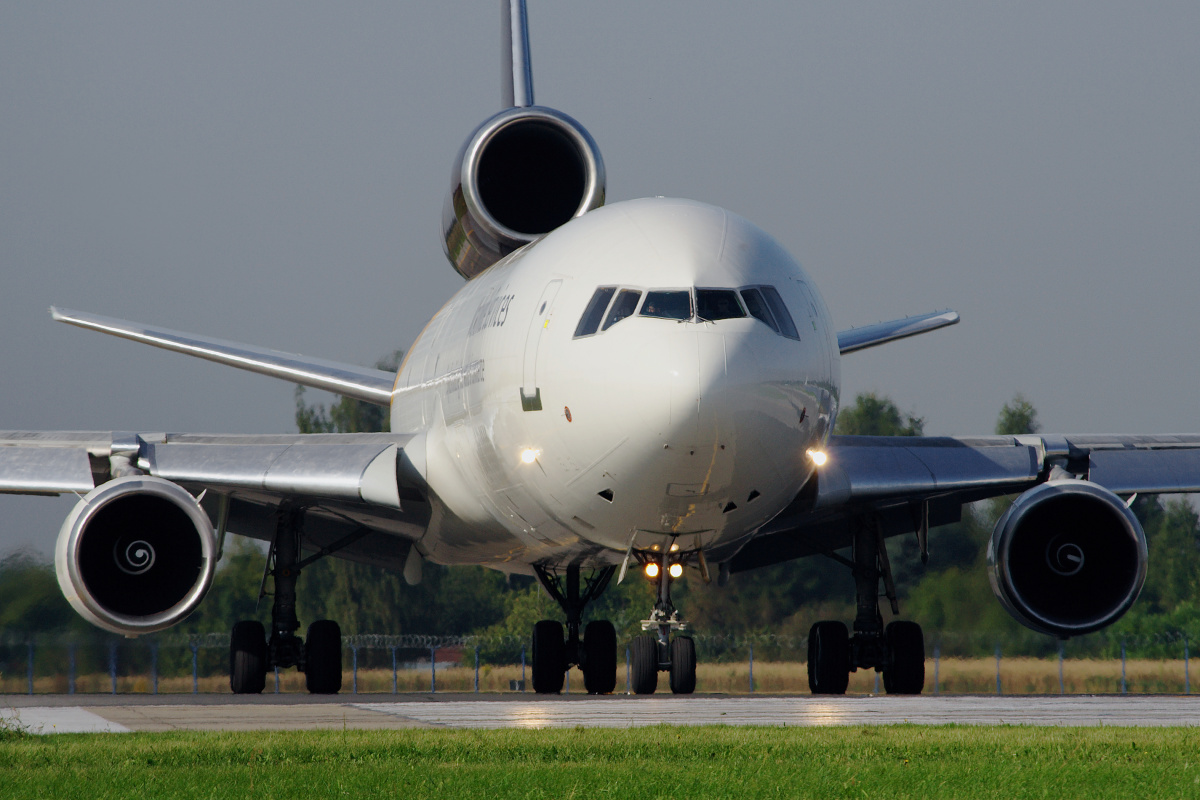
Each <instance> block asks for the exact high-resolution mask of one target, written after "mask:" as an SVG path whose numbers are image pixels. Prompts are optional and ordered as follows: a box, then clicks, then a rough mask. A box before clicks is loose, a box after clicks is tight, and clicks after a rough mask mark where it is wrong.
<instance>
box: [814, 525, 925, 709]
mask: <svg viewBox="0 0 1200 800" xmlns="http://www.w3.org/2000/svg"><path fill="white" fill-rule="evenodd" d="M837 558H838V560H841V561H845V559H842V558H841V557H837ZM846 563H847V566H849V567H850V568H851V570H852V571H853V572H854V583H855V590H856V594H857V601H858V602H857V605H858V613H857V614H856V616H855V618H854V636H853V637H851V636H850V635H849V633H848V632H847V630H846V626H845V624H844V623H842V622H836V621H824V622H818V623H817V624H815V625H813V626H812V629H811V630H810V631H809V634H808V688H809V689H810V690H811V691H812V693H813V694H845V693H846V687H847V686H848V685H849V682H850V673H851V672H854V671H857V670H859V669H875V670H876V671H879V672H882V673H883V687H884V689H885V690H886V691H887V693H888V694H920V693H921V690H922V689H923V688H924V686H925V637H924V634H922V632H921V626H920V625H918V624H917V623H915V622H902V621H895V622H891V623H888V625H887V627H886V628H885V627H884V625H883V615H882V614H880V612H879V583H880V581H882V582H883V585H884V590H885V593H886V595H887V598H888V600H890V601H891V604H892V613H893V614H896V613H899V611H900V607H899V604H898V603H897V602H896V589H895V585H894V584H893V583H892V569H891V564H890V563H889V561H888V556H887V547H886V546H885V545H884V542H883V534H882V532H881V531H880V529H879V527H878V524H877V523H876V521H875V520H874V519H871V518H869V517H868V518H859V519H858V520H857V521H856V527H855V530H854V559H853V561H846Z"/></svg>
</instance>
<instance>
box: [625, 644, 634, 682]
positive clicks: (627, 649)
mask: <svg viewBox="0 0 1200 800" xmlns="http://www.w3.org/2000/svg"><path fill="white" fill-rule="evenodd" d="M625 694H633V691H632V690H631V689H630V679H629V648H628V647H626V648H625Z"/></svg>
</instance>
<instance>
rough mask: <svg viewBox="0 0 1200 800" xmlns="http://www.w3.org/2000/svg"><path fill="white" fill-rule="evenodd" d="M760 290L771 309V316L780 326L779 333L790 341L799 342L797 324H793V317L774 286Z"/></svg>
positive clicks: (762, 287) (763, 287) (761, 287)
mask: <svg viewBox="0 0 1200 800" xmlns="http://www.w3.org/2000/svg"><path fill="white" fill-rule="evenodd" d="M759 288H760V289H761V290H762V294H763V298H765V299H766V301H767V305H768V306H770V308H771V314H772V315H774V317H775V321H776V322H777V323H778V324H779V332H780V333H781V334H783V335H784V336H786V337H788V338H789V339H797V340H798V339H799V338H800V332H799V331H797V330H796V323H794V322H792V315H791V314H789V313H788V310H787V306H785V305H784V304H783V298H782V297H780V296H779V292H778V291H777V290H776V289H775V287H774V286H760V287H759Z"/></svg>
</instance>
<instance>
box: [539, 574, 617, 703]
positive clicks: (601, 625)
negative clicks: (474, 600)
mask: <svg viewBox="0 0 1200 800" xmlns="http://www.w3.org/2000/svg"><path fill="white" fill-rule="evenodd" d="M533 570H534V573H535V574H536V575H537V579H538V581H539V582H540V583H541V584H542V586H543V587H544V588H545V589H546V591H547V592H549V594H550V596H551V597H553V598H554V599H555V600H557V601H558V604H559V605H560V606H562V610H563V611H564V612H565V613H566V615H567V635H566V638H565V639H564V638H563V626H562V623H560V622H557V621H555V620H550V619H544V620H542V621H541V622H539V623H537V624H536V625H534V626H533V690H534V691H535V692H537V693H538V694H558V693H559V692H561V691H562V688H563V678H564V677H565V676H566V673H567V670H568V669H570V668H571V667H572V666H575V665H578V666H579V668H580V669H581V670H582V671H583V685H584V688H585V689H587V692H588V694H610V693H611V692H612V690H613V689H615V688H616V685H617V630H616V628H614V627H613V624H612V623H611V622H609V621H608V620H593V621H592V622H589V623H588V624H587V627H586V628H585V629H584V631H583V638H582V639H580V637H579V628H580V625H581V624H582V617H583V609H584V607H585V606H587V604H588V603H590V602H591V601H592V600H595V599H596V598H597V597H599V596H600V593H601V592H603V591H604V589H605V587H607V586H608V582H609V581H610V580H612V576H613V572H615V571H616V567H601V568H600V569H597V570H593V571H592V574H591V575H590V576H589V577H588V578H587V580H586V582H585V583H584V585H583V586H582V588H581V587H580V576H579V565H578V564H571V565H569V566H568V567H567V572H566V575H565V576H560V575H558V574H557V573H556V572H553V571H551V570H550V569H548V568H546V567H543V566H539V565H537V564H535V565H534V567H533Z"/></svg>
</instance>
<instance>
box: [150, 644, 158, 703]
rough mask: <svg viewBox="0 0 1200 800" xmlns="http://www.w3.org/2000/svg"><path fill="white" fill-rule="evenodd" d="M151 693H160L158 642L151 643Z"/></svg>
mask: <svg viewBox="0 0 1200 800" xmlns="http://www.w3.org/2000/svg"><path fill="white" fill-rule="evenodd" d="M150 693H151V694H158V642H151V643H150Z"/></svg>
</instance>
